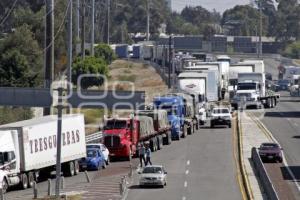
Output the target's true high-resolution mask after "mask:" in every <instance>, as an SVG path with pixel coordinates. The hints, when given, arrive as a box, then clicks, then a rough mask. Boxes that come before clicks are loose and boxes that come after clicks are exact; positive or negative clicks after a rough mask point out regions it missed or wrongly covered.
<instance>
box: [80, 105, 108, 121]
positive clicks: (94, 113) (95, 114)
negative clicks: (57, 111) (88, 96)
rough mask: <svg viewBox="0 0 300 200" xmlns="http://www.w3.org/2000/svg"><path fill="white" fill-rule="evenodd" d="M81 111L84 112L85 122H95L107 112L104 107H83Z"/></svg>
mask: <svg viewBox="0 0 300 200" xmlns="http://www.w3.org/2000/svg"><path fill="white" fill-rule="evenodd" d="M80 113H82V114H84V121H85V124H94V123H97V121H99V119H100V118H103V115H104V114H105V112H104V110H103V109H100V108H99V109H81V110H80Z"/></svg>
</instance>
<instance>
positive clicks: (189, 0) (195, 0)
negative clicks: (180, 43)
mask: <svg viewBox="0 0 300 200" xmlns="http://www.w3.org/2000/svg"><path fill="white" fill-rule="evenodd" d="M250 1H251V0H172V7H173V10H176V11H181V10H182V9H183V8H184V7H185V6H186V5H192V6H195V5H200V6H202V7H204V8H206V9H208V10H210V11H211V10H213V9H214V8H215V9H216V10H217V11H218V12H221V13H223V12H224V11H225V10H226V9H228V8H232V7H234V6H235V5H245V4H249V3H250Z"/></svg>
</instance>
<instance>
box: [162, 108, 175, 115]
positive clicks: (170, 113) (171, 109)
mask: <svg viewBox="0 0 300 200" xmlns="http://www.w3.org/2000/svg"><path fill="white" fill-rule="evenodd" d="M161 109H163V110H166V111H167V112H168V115H177V108H176V107H175V106H162V107H161Z"/></svg>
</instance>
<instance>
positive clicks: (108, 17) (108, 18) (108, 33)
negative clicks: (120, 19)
mask: <svg viewBox="0 0 300 200" xmlns="http://www.w3.org/2000/svg"><path fill="white" fill-rule="evenodd" d="M109 29H110V0H107V44H108V45H109V42H110V41H109V37H110V31H109Z"/></svg>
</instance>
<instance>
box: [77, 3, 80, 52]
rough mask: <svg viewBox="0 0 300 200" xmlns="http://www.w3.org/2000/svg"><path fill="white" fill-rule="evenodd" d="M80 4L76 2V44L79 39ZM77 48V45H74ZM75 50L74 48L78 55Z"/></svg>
mask: <svg viewBox="0 0 300 200" xmlns="http://www.w3.org/2000/svg"><path fill="white" fill-rule="evenodd" d="M79 9H80V2H79V0H76V44H77V43H78V41H79V39H80V28H79V27H80V25H79V24H80V10H79ZM76 47H77V45H76ZM78 53H79V52H77V48H76V54H78Z"/></svg>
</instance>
